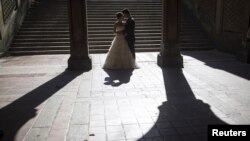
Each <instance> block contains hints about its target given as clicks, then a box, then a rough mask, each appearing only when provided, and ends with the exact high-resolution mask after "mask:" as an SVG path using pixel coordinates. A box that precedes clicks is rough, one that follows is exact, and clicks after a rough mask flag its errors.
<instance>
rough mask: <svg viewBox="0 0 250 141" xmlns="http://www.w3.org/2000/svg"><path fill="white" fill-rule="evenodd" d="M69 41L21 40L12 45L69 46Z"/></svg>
mask: <svg viewBox="0 0 250 141" xmlns="http://www.w3.org/2000/svg"><path fill="white" fill-rule="evenodd" d="M69 45H70V43H69V42H21V43H15V42H13V43H12V44H11V47H18V46H29V47H34V46H69Z"/></svg>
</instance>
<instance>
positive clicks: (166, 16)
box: [157, 0, 183, 68]
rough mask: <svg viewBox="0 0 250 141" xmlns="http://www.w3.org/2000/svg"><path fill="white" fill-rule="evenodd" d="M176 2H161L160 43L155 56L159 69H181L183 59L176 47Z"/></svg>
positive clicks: (177, 46) (165, 0)
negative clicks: (158, 50) (159, 48)
mask: <svg viewBox="0 0 250 141" xmlns="http://www.w3.org/2000/svg"><path fill="white" fill-rule="evenodd" d="M178 1H179V0H162V11H163V13H162V42H161V51H160V53H159V54H158V56H157V64H158V65H159V66H160V67H174V68H182V67H183V58H182V56H181V54H180V50H179V45H178V37H179V35H178V34H179V32H178V7H179V5H178Z"/></svg>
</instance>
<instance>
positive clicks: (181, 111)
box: [142, 69, 226, 141]
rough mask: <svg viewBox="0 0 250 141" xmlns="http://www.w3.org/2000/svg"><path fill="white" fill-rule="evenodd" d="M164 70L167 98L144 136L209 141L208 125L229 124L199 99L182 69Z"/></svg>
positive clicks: (156, 138) (168, 139)
mask: <svg viewBox="0 0 250 141" xmlns="http://www.w3.org/2000/svg"><path fill="white" fill-rule="evenodd" d="M162 72H163V77H164V83H165V89H166V95H167V101H165V102H163V103H162V105H161V106H159V111H160V113H159V117H158V119H157V121H156V123H155V124H154V125H153V127H152V128H151V129H150V130H149V131H148V132H147V133H146V134H145V135H144V136H143V137H142V138H143V139H149V140H150V138H152V139H151V140H157V141H158V140H159V141H206V140H207V125H208V124H226V123H225V122H223V121H222V120H221V119H220V118H218V117H217V116H216V115H215V114H214V113H213V112H212V111H211V109H210V106H209V105H208V104H207V103H204V102H203V101H202V100H199V99H196V98H195V95H194V93H193V92H192V89H191V88H190V86H189V84H188V81H187V80H186V78H185V76H184V74H183V72H182V70H181V69H162ZM157 136H158V137H157ZM153 137H154V138H153Z"/></svg>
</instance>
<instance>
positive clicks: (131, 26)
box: [122, 8, 135, 59]
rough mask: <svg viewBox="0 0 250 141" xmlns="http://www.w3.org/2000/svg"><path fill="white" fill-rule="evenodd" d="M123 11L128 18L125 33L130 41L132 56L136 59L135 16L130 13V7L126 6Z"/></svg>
mask: <svg viewBox="0 0 250 141" xmlns="http://www.w3.org/2000/svg"><path fill="white" fill-rule="evenodd" d="M122 13H123V14H124V17H125V18H126V19H127V22H126V24H125V30H124V35H125V38H126V40H127V42H128V46H129V49H130V51H131V53H132V56H133V57H134V59H135V21H134V18H133V17H132V16H131V15H130V12H129V10H128V9H126V8H125V9H123V10H122Z"/></svg>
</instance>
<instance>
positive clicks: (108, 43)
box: [88, 40, 161, 45]
mask: <svg viewBox="0 0 250 141" xmlns="http://www.w3.org/2000/svg"><path fill="white" fill-rule="evenodd" d="M111 42H112V40H108V41H89V42H88V43H89V45H110V44H111ZM142 43H143V44H160V43H161V40H136V41H135V44H142Z"/></svg>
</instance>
